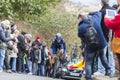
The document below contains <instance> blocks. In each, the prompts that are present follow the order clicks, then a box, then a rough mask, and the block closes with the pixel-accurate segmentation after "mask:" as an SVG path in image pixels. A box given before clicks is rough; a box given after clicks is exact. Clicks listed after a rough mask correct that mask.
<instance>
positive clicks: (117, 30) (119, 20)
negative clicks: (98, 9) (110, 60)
mask: <svg viewBox="0 0 120 80" xmlns="http://www.w3.org/2000/svg"><path fill="white" fill-rule="evenodd" d="M117 3H118V5H119V7H118V9H117V12H118V14H117V15H116V16H115V17H114V18H113V19H111V18H110V17H109V16H105V19H104V22H105V24H106V26H107V27H108V28H109V29H111V30H113V32H114V37H115V38H120V0H117ZM115 66H116V67H115V69H116V73H117V74H119V75H120V52H118V53H115Z"/></svg>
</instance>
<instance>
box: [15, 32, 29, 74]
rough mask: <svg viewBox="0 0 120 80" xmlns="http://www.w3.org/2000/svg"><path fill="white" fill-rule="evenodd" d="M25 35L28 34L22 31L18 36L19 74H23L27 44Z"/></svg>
mask: <svg viewBox="0 0 120 80" xmlns="http://www.w3.org/2000/svg"><path fill="white" fill-rule="evenodd" d="M25 34H27V33H26V32H24V31H22V32H21V34H19V35H18V37H17V39H18V44H17V48H18V57H17V62H18V63H17V66H18V67H17V70H18V72H19V73H21V72H23V68H24V67H23V54H24V52H25V50H26V45H25V44H26V43H25Z"/></svg>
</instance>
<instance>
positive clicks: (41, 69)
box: [39, 65, 46, 76]
mask: <svg viewBox="0 0 120 80" xmlns="http://www.w3.org/2000/svg"><path fill="white" fill-rule="evenodd" d="M39 71H40V75H41V76H45V72H46V69H45V65H39Z"/></svg>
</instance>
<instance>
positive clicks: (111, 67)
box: [98, 47, 115, 74]
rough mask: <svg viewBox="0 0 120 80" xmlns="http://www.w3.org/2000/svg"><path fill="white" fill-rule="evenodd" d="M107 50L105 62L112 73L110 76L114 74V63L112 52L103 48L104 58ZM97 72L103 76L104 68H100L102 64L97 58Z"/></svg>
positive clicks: (107, 48)
mask: <svg viewBox="0 0 120 80" xmlns="http://www.w3.org/2000/svg"><path fill="white" fill-rule="evenodd" d="M107 50H108V56H107V57H106V58H108V59H107V60H108V62H109V66H110V69H111V72H112V74H114V73H115V61H114V57H113V52H112V51H111V50H110V48H109V47H105V48H104V53H105V56H106V53H107ZM98 71H99V72H100V73H103V74H105V68H104V67H103V66H102V63H101V61H100V58H99V57H98Z"/></svg>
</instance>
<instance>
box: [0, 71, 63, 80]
mask: <svg viewBox="0 0 120 80" xmlns="http://www.w3.org/2000/svg"><path fill="white" fill-rule="evenodd" d="M0 80H62V79H53V78H49V77H41V76H34V75H28V74H19V73H6V72H2V73H0Z"/></svg>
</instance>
